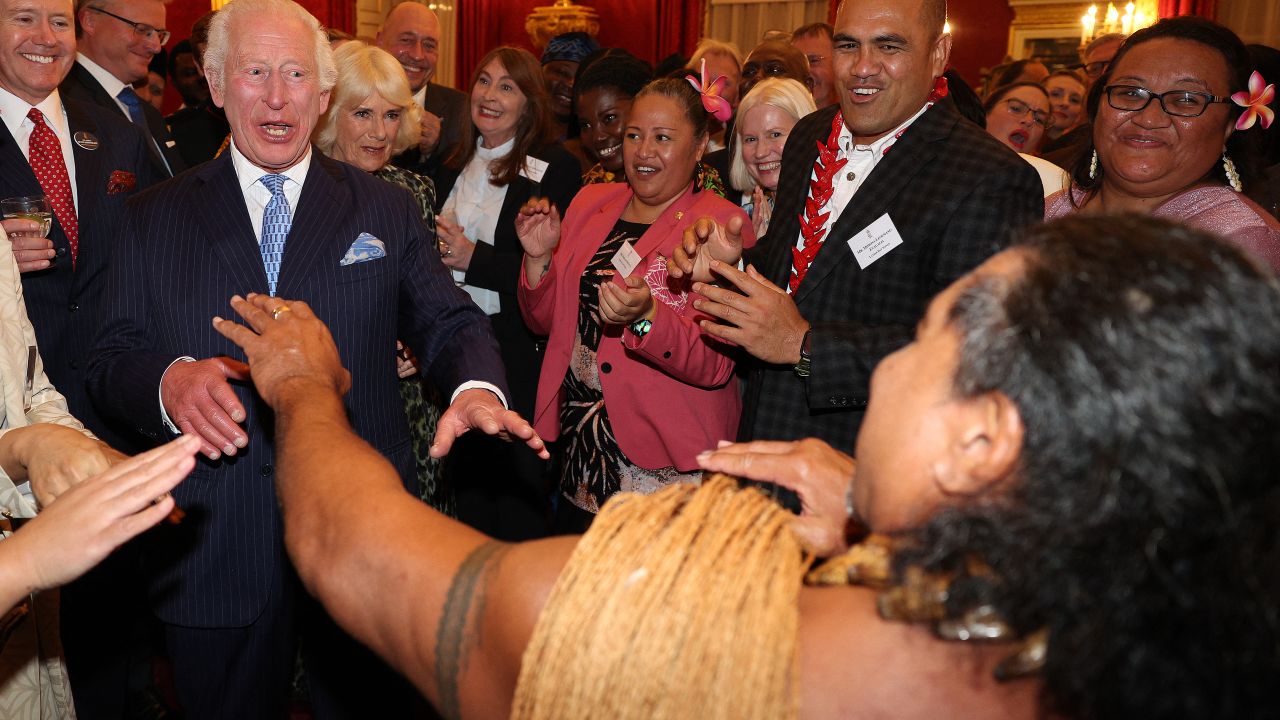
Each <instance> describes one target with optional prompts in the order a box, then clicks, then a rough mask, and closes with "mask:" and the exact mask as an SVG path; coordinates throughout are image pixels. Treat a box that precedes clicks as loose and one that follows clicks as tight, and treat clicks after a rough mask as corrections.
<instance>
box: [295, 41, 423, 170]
mask: <svg viewBox="0 0 1280 720" xmlns="http://www.w3.org/2000/svg"><path fill="white" fill-rule="evenodd" d="M333 59H334V62H335V64H336V65H337V67H338V83H337V85H335V86H334V88H333V97H332V98H330V99H329V109H328V110H326V111H325V113H324V115H323V116H321V118H320V123H319V125H317V126H316V131H315V134H314V135H313V138H314V140H315V144H316V147H318V148H320V152H322V153H324V154H325V155H332V154H333V146H334V144H335V143H337V140H338V116H339V115H340V114H341V113H345V112H351V110H353V109H355V108H356V107H359V105H360V103H362V102H364V100H365V98H367V97H369V96H370V95H373V94H374V93H377V94H378V95H381V96H382V98H383V99H384V100H386V101H387V102H389V103H391V104H392V105H396V106H398V107H399V108H400V109H401V110H402V111H403V114H402V115H401V116H400V129H399V131H397V132H396V136H395V138H394V139H393V140H392V141H391V154H392V155H397V154H399V153H402V152H404V151H405V150H407V149H409V148H410V147H413V146H414V145H417V144H418V138H419V137H421V135H422V127H421V125H420V121H421V119H422V109H421V108H419V107H418V103H416V102H414V100H413V91H411V90H410V89H409V78H408V77H406V76H405V74H404V68H403V67H401V66H400V61H398V60H396V59H395V57H393V56H392V55H391V53H388V52H387V51H386V50H383V49H382V48H377V47H374V46H372V45H368V44H366V43H362V42H359V41H350V42H345V43H343V44H342V45H340V46H339V47H338V49H337V50H334V51H333Z"/></svg>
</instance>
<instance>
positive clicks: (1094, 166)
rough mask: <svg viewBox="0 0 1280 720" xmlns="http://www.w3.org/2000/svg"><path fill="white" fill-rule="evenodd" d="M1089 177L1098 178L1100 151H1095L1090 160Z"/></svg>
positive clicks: (1091, 178)
mask: <svg viewBox="0 0 1280 720" xmlns="http://www.w3.org/2000/svg"><path fill="white" fill-rule="evenodd" d="M1089 179H1090V180H1097V179H1098V151H1097V150H1094V151H1093V157H1092V158H1091V159H1090V160H1089Z"/></svg>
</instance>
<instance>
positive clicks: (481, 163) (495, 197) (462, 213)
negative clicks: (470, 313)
mask: <svg viewBox="0 0 1280 720" xmlns="http://www.w3.org/2000/svg"><path fill="white" fill-rule="evenodd" d="M482 142H483V138H476V154H475V156H473V157H472V158H471V162H469V163H467V166H466V167H464V168H463V169H462V173H461V174H460V175H458V181H457V182H455V183H454V184H453V189H452V190H450V191H449V198H448V199H447V200H445V201H444V207H443V208H442V209H441V211H442V213H444V214H448V215H450V216H452V218H453V220H454V221H455V222H456V223H457V224H458V225H459V226H460V227H461V228H462V232H463V234H464V235H466V236H467V239H468V240H470V241H471V242H474V243H485V244H488V245H492V244H493V236H494V233H495V232H497V229H498V214H499V213H501V212H502V203H503V202H505V201H506V199H507V186H506V185H494V184H493V183H491V182H489V178H490V177H492V172H491V171H490V169H489V167H490V165H491V164H492V163H494V162H496V161H498V160H501V159H502V158H505V157H506V156H508V155H510V154H511V150H512V148H514V147H515V146H516V139H515V137H512V138H511V139H510V140H508V141H506V142H504V143H502V144H501V145H499V146H498V147H496V148H486V147H484V145H482V144H481V143H482ZM452 273H453V279H454V281H456V282H457V283H458V286H459V287H461V288H462V289H463V290H466V291H467V294H468V295H470V296H471V299H472V300H474V301H475V303H476V305H478V306H480V309H481V310H483V311H484V314H485V315H494V314H496V313H498V312H499V311H500V310H502V300H501V298H500V297H499V295H498V293H496V292H494V291H493V290H487V289H485V288H478V287H474V286H471V285H467V284H466V279H467V274H466V273H465V272H463V271H461V270H453V271H452Z"/></svg>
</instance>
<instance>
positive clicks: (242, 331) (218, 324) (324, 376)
mask: <svg viewBox="0 0 1280 720" xmlns="http://www.w3.org/2000/svg"><path fill="white" fill-rule="evenodd" d="M231 307H232V309H234V310H235V311H236V313H238V314H239V315H240V317H242V318H244V321H245V323H247V324H248V327H245V326H244V325H239V324H236V323H234V322H232V321H230V320H224V319H222V318H220V317H215V318H214V319H213V328H214V329H215V330H217V331H218V332H219V333H221V334H222V335H223V336H224V337H226V338H227V339H228V340H230V341H231V342H233V343H235V344H236V345H239V346H240V348H241V349H242V350H244V353H245V356H246V357H248V358H249V374H250V376H251V377H252V379H253V385H254V388H256V389H257V391H258V395H260V396H261V397H262V399H263V400H265V401H266V402H267V404H268V405H270V406H271V407H273V408H277V409H278V408H279V405H280V403H281V402H283V401H284V400H285V399H286V396H287V394H288V393H289V392H290V390H292V389H293V388H299V387H301V388H314V387H316V386H320V387H324V388H328V389H332V390H333V391H335V392H337V393H338V394H339V395H344V394H346V392H347V391H348V390H350V389H351V373H349V372H347V369H346V368H344V367H343V366H342V360H341V358H339V356H338V346H337V345H335V344H334V342H333V336H332V335H330V334H329V328H327V327H325V324H324V323H323V322H322V321H321V320H320V319H319V318H317V317H316V316H315V313H313V312H312V311H311V308H310V306H308V305H307V304H306V303H305V302H302V301H301V300H282V299H280V298H277V297H270V296H267V295H257V294H254V293H250V294H249V296H248V297H244V298H242V297H240V296H239V295H236V296H235V297H232V298H231Z"/></svg>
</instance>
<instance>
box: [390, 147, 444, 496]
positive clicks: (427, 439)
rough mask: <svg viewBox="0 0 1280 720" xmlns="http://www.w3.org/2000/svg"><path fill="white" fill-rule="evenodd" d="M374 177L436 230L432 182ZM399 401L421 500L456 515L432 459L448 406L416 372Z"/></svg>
mask: <svg viewBox="0 0 1280 720" xmlns="http://www.w3.org/2000/svg"><path fill="white" fill-rule="evenodd" d="M374 175H375V176H377V177H380V178H382V179H383V180H386V181H387V182H389V183H392V184H393V185H399V186H400V187H403V188H405V189H406V190H408V191H409V192H411V193H413V197H414V199H415V200H417V201H418V206H419V207H420V208H421V210H422V220H423V222H425V223H426V224H427V227H429V228H431V231H432V232H435V229H436V215H435V211H433V210H432V207H433V205H434V204H435V200H436V189H435V186H434V185H432V184H431V180H429V179H428V178H425V177H423V176H421V175H419V174H417V173H415V172H412V171H410V170H405V169H404V168H399V167H396V166H394V165H386V166H384V167H383V168H382V169H381V170H378V171H377V172H375V173H374ZM400 399H401V400H403V401H404V414H405V417H406V418H407V419H408V420H409V437H410V438H411V439H412V440H413V458H414V461H415V463H416V465H417V469H418V493H419V495H420V496H421V498H422V501H423V502H425V503H426V504H428V505H430V506H431V507H433V508H435V509H436V510H439V511H440V512H442V513H444V514H446V515H454V514H455V509H456V503H455V497H454V493H453V487H452V486H451V485H449V483H447V482H446V481H445V478H444V473H443V472H442V470H441V464H440V461H439V460H437V459H435V458H433V457H431V454H430V452H429V451H430V450H431V439H432V438H433V437H434V436H435V434H436V423H438V422H439V421H440V414H441V412H443V408H445V407H446V406H447V405H448V403H447V402H445V399H444V397H443V396H442V395H441V394H440V391H439V390H438V389H437V388H436V387H435V386H434V385H432V384H430V383H429V382H427V381H426V379H425V378H424V377H423V376H422V373H417V374H414V375H411V376H409V377H407V378H404V379H403V380H401V381H400Z"/></svg>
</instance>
